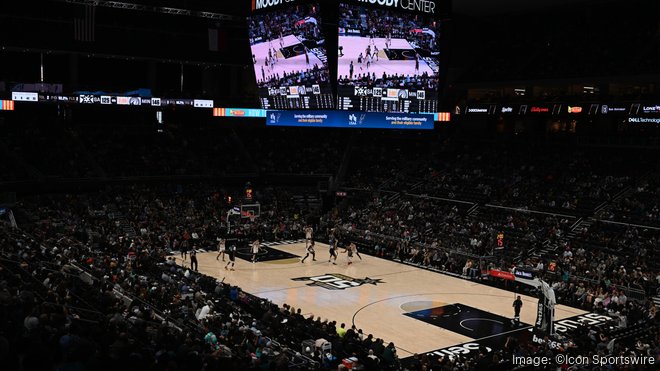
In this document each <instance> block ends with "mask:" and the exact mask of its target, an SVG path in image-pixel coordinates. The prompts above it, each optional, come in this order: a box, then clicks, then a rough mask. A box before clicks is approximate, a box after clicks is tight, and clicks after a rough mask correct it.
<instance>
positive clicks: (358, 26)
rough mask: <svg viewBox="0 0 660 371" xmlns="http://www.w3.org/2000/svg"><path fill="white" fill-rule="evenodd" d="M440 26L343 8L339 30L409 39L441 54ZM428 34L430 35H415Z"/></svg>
mask: <svg viewBox="0 0 660 371" xmlns="http://www.w3.org/2000/svg"><path fill="white" fill-rule="evenodd" d="M439 25H440V23H439V22H437V21H435V20H433V19H432V18H428V17H421V16H419V15H414V14H408V13H402V12H396V13H395V12H391V11H388V10H383V9H377V8H366V7H362V6H352V5H348V4H340V6H339V27H341V28H350V29H355V30H360V31H361V32H362V36H363V37H379V38H390V39H406V40H408V41H410V42H413V43H415V44H416V45H418V46H419V47H420V48H424V49H426V50H428V51H437V50H438V38H439V37H440V27H439ZM422 29H424V30H427V31H431V32H432V34H431V33H422V32H413V30H422Z"/></svg>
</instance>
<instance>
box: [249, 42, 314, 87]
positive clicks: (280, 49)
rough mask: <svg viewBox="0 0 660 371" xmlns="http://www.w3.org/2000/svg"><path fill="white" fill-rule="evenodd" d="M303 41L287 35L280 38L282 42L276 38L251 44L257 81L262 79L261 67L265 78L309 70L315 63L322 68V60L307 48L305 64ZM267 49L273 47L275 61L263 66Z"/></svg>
mask: <svg viewBox="0 0 660 371" xmlns="http://www.w3.org/2000/svg"><path fill="white" fill-rule="evenodd" d="M304 42H305V41H304V40H303V41H301V40H299V39H298V37H296V36H295V35H287V36H284V37H283V38H282V43H280V39H279V38H276V39H274V40H271V41H266V42H262V43H259V44H254V45H252V46H251V48H252V54H254V57H255V58H256V61H257V63H255V64H254V73H255V74H256V76H257V80H258V82H259V83H261V82H262V81H263V78H262V73H261V69H262V67H263V68H264V75H265V76H266V80H268V79H270V78H271V77H273V76H276V75H278V76H280V77H282V76H284V75H285V74H290V73H292V72H300V71H306V70H310V69H312V68H314V66H315V65H316V66H318V67H319V68H322V67H323V66H324V64H323V62H322V61H321V60H320V59H319V57H318V56H317V55H316V54H314V53H313V52H312V51H310V50H307V55H308V56H309V64H307V60H306V58H305V49H306V47H305V45H304ZM269 49H275V50H276V53H277V62H275V64H274V66H270V65H269V66H265V62H266V59H268V50H269Z"/></svg>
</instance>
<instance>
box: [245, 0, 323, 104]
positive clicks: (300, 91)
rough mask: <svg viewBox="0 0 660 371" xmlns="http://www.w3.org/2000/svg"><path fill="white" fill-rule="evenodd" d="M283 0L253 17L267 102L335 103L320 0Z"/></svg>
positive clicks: (253, 41)
mask: <svg viewBox="0 0 660 371" xmlns="http://www.w3.org/2000/svg"><path fill="white" fill-rule="evenodd" d="M274 3H275V2H274ZM280 3H281V4H283V5H282V6H273V7H268V8H266V9H264V10H262V11H259V12H254V13H253V14H252V15H251V16H249V17H248V31H249V38H250V48H251V52H252V64H253V67H254V73H255V76H256V81H257V88H258V91H259V99H260V102H261V107H262V108H263V109H328V108H334V99H333V95H332V88H331V84H330V73H329V68H328V56H327V50H326V47H325V38H324V36H323V32H322V24H321V22H322V20H321V11H320V6H319V4H318V3H305V4H303V3H298V2H295V3H293V2H290V3H287V2H279V3H278V4H280ZM294 4H295V5H294Z"/></svg>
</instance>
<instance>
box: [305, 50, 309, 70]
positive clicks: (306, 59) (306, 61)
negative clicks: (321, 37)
mask: <svg viewBox="0 0 660 371" xmlns="http://www.w3.org/2000/svg"><path fill="white" fill-rule="evenodd" d="M305 63H307V65H308V66H309V54H308V53H307V49H305Z"/></svg>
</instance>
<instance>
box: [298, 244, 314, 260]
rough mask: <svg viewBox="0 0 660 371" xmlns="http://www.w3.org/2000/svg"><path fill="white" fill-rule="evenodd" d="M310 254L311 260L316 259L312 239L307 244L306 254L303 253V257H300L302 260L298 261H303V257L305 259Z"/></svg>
mask: <svg viewBox="0 0 660 371" xmlns="http://www.w3.org/2000/svg"><path fill="white" fill-rule="evenodd" d="M310 254H311V255H312V261H316V251H314V241H313V240H312V241H311V242H310V243H309V246H307V254H305V257H304V258H302V260H301V261H300V262H301V263H304V262H305V259H307V258H308V257H309V255H310Z"/></svg>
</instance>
